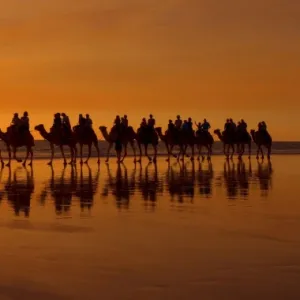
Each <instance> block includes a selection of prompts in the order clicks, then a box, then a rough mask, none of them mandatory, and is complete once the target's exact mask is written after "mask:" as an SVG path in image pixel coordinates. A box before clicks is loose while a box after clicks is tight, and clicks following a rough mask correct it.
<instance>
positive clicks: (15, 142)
mask: <svg viewBox="0 0 300 300" xmlns="http://www.w3.org/2000/svg"><path fill="white" fill-rule="evenodd" d="M0 139H1V140H3V141H4V143H5V144H6V147H7V151H8V157H9V160H8V163H7V166H10V164H11V147H12V150H13V158H14V159H15V160H16V161H17V162H22V160H21V159H18V158H17V157H16V152H17V148H19V147H23V146H25V147H26V150H27V152H26V157H25V160H24V162H23V166H25V165H26V162H27V159H28V157H29V154H30V163H29V165H30V166H31V165H32V159H33V151H32V147H33V146H34V138H33V136H32V135H31V133H30V132H29V131H24V132H23V133H16V132H14V131H13V130H12V128H11V127H9V128H8V131H7V132H3V131H2V130H1V129H0Z"/></svg>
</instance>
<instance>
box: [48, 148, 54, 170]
mask: <svg viewBox="0 0 300 300" xmlns="http://www.w3.org/2000/svg"><path fill="white" fill-rule="evenodd" d="M50 150H51V158H50V161H49V162H48V165H49V166H52V162H53V158H54V145H53V144H50Z"/></svg>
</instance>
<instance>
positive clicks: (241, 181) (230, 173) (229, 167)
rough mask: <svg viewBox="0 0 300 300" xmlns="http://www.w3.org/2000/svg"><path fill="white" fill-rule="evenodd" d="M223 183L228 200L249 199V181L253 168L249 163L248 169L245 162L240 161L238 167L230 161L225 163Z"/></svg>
mask: <svg viewBox="0 0 300 300" xmlns="http://www.w3.org/2000/svg"><path fill="white" fill-rule="evenodd" d="M222 177H223V181H224V185H225V189H226V196H227V198H228V199H236V198H238V197H239V198H244V199H246V198H248V196H249V187H250V186H249V181H250V180H251V177H252V167H251V162H250V161H249V165H248V168H247V167H246V164H245V162H244V161H243V160H239V161H238V163H237V165H236V164H235V163H234V162H233V161H230V160H227V161H226V162H225V163H224V168H223V174H222Z"/></svg>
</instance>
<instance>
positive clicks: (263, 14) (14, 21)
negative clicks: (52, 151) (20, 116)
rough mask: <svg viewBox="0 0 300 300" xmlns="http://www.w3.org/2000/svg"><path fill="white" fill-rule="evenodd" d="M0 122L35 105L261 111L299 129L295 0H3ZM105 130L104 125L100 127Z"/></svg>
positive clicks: (286, 132)
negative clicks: (0, 105) (0, 106)
mask: <svg viewBox="0 0 300 300" xmlns="http://www.w3.org/2000/svg"><path fill="white" fill-rule="evenodd" d="M0 4H1V11H0V37H1V44H0V49H1V55H0V65H1V72H0V93H1V99H2V102H1V103H2V108H1V112H0V117H1V118H0V120H1V121H0V127H2V128H4V127H6V125H7V124H8V123H9V121H10V119H11V115H12V114H13V112H15V111H19V112H22V111H23V110H25V109H26V110H28V111H29V112H30V115H31V123H32V125H34V124H38V123H45V124H46V125H47V126H50V124H51V122H52V114H53V113H54V112H56V111H66V112H68V113H69V115H70V116H71V117H72V118H73V119H74V121H73V123H74V122H75V117H76V116H77V114H78V113H80V112H83V113H86V112H89V113H90V114H91V115H92V117H93V119H94V123H95V125H97V126H99V125H107V126H110V124H111V123H112V121H111V120H112V119H113V117H114V116H115V115H116V114H123V113H127V114H128V115H129V118H130V121H131V123H132V124H133V125H134V126H136V125H137V124H138V123H139V122H140V119H141V117H142V116H147V115H148V114H149V113H150V112H151V113H153V114H154V115H155V116H156V119H157V122H158V124H159V125H162V126H165V124H166V123H167V120H168V119H169V118H174V117H175V115H176V114H177V113H180V114H181V115H182V116H183V117H184V118H186V117H189V116H191V117H192V118H193V119H195V120H202V119H203V118H204V117H207V118H208V119H209V120H210V121H211V123H212V126H213V127H214V128H216V127H220V126H222V124H223V123H224V119H225V118H227V117H233V118H245V119H246V120H247V121H248V123H249V126H250V127H254V126H255V125H256V123H257V122H258V121H259V120H262V119H264V120H265V121H267V123H268V124H269V130H270V132H271V133H272V135H273V136H274V139H275V140H299V135H300V134H299V132H298V131H299V129H300V126H299V125H300V119H299V117H298V115H299V111H300V101H299V96H300V88H299V81H300V80H299V79H300V78H299V74H300V59H299V53H300V2H299V1H298V0H286V1H278V0H272V1H271V0H266V1H261V0H253V1H247V0H227V1H222V0H219V1H216V0H165V1H162V0H142V1H141V0H102V1H99V0H84V1H82V0H77V1H74V0H51V1H45V0H26V1H24V0H10V1H4V0H0ZM99 136H100V135H99Z"/></svg>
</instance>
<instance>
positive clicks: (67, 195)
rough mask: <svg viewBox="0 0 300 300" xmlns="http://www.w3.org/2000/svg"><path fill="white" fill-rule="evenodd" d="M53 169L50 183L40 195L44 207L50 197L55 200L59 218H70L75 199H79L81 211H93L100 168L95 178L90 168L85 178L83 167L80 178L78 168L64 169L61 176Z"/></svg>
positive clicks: (81, 167)
mask: <svg viewBox="0 0 300 300" xmlns="http://www.w3.org/2000/svg"><path fill="white" fill-rule="evenodd" d="M50 167H51V177H50V180H49V182H48V183H47V184H46V186H45V188H44V189H43V191H42V192H41V195H40V203H41V204H42V205H43V204H44V203H45V200H46V199H47V197H48V195H50V197H51V198H52V199H53V200H54V206H55V212H56V214H57V215H59V216H69V215H70V209H71V206H72V200H73V197H75V198H77V199H79V201H80V208H81V211H84V210H85V209H87V210H88V211H90V210H91V208H92V206H93V202H94V196H95V194H96V192H97V187H98V181H99V174H100V171H99V168H98V170H97V173H96V175H95V177H94V178H93V175H92V170H91V169H90V167H89V166H87V168H88V175H87V176H85V174H84V172H83V169H84V167H83V166H80V175H79V178H78V172H77V168H76V167H75V166H70V169H69V171H68V168H67V167H64V168H63V169H62V171H61V173H60V176H56V175H55V172H54V169H53V167H52V166H50Z"/></svg>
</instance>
